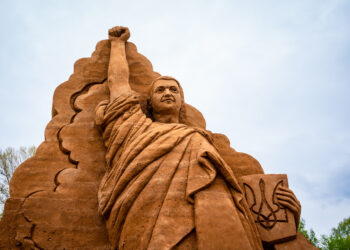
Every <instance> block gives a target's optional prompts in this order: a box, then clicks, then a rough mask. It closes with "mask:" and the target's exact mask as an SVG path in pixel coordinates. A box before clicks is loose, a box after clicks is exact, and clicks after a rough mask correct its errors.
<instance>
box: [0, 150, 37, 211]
mask: <svg viewBox="0 0 350 250" xmlns="http://www.w3.org/2000/svg"><path fill="white" fill-rule="evenodd" d="M35 150H36V148H35V146H31V147H20V148H19V149H14V148H11V147H8V148H6V149H4V150H2V149H0V211H1V210H2V207H3V205H4V204H5V201H6V200H7V198H9V197H10V190H9V185H10V180H11V177H12V175H13V172H14V171H15V169H16V168H17V167H18V166H19V164H21V163H22V162H23V161H25V160H26V159H28V158H29V157H31V156H33V155H34V154H35Z"/></svg>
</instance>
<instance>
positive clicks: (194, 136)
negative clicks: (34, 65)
mask: <svg viewBox="0 0 350 250" xmlns="http://www.w3.org/2000/svg"><path fill="white" fill-rule="evenodd" d="M129 36H130V33H129V30H128V29H127V28H124V27H115V28H113V29H111V30H110V31H109V37H110V42H111V54H110V64H109V68H108V86H109V90H110V99H109V100H106V101H103V102H101V103H100V104H99V105H98V107H97V108H96V124H97V125H98V126H100V128H101V130H102V132H103V139H104V143H105V146H106V149H107V153H106V163H107V168H108V169H107V171H106V174H105V176H104V177H103V179H102V182H101V185H100V189H99V196H98V200H99V210H100V213H101V214H102V215H103V216H104V218H105V220H106V225H107V229H108V233H109V239H110V242H111V244H112V247H113V248H114V249H262V248H263V247H262V243H261V239H260V236H259V233H258V231H257V228H256V226H255V223H254V221H253V219H252V216H251V214H250V212H249V208H248V206H247V203H246V201H245V199H244V197H243V194H242V191H241V188H240V186H239V185H238V182H237V180H236V178H235V176H234V174H233V172H232V169H231V168H230V167H229V166H228V165H227V164H226V163H225V161H224V160H223V159H222V157H221V156H220V154H219V153H218V151H217V150H216V148H215V146H214V145H213V143H212V140H211V137H210V134H209V133H208V132H206V131H205V130H203V129H200V128H196V127H190V126H187V125H185V124H183V123H182V120H181V119H182V118H181V117H182V113H183V110H182V109H183V103H184V94H183V91H182V88H181V86H180V84H179V82H178V81H177V80H175V79H174V78H172V77H167V76H161V77H159V78H157V79H156V80H154V81H153V83H152V87H151V89H150V93H149V100H148V106H149V109H148V112H143V111H142V109H141V106H140V104H139V98H138V95H137V94H136V93H135V92H133V91H132V90H131V88H130V86H129V68H128V63H127V60H126V53H125V43H126V41H127V40H128V38H129ZM278 198H279V201H280V204H282V205H284V206H285V207H287V208H288V209H291V210H292V211H293V212H294V213H295V216H296V220H297V221H298V220H299V215H300V205H299V203H298V201H297V199H296V198H295V196H294V194H293V193H292V191H290V190H289V189H286V188H284V189H283V188H282V189H281V190H280V192H279V196H278Z"/></svg>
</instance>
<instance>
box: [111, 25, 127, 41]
mask: <svg viewBox="0 0 350 250" xmlns="http://www.w3.org/2000/svg"><path fill="white" fill-rule="evenodd" d="M108 37H109V40H111V41H112V40H120V41H124V42H126V41H127V40H128V39H129V37H130V31H129V29H128V28H126V27H123V26H115V27H114V28H111V29H109V30H108Z"/></svg>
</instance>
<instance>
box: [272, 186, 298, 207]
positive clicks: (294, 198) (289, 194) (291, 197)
mask: <svg viewBox="0 0 350 250" xmlns="http://www.w3.org/2000/svg"><path fill="white" fill-rule="evenodd" d="M276 194H277V195H278V196H282V197H283V196H284V197H288V198H290V199H292V200H293V201H294V202H295V203H296V204H297V205H298V206H300V202H299V200H298V199H297V197H296V196H295V195H294V193H293V192H292V191H291V192H288V191H283V190H282V189H278V190H277V191H276Z"/></svg>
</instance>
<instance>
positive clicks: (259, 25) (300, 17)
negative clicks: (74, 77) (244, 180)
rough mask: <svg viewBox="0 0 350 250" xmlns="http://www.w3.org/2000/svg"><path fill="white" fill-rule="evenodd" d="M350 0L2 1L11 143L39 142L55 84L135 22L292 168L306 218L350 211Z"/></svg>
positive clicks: (274, 158) (261, 149)
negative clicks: (114, 30)
mask: <svg viewBox="0 0 350 250" xmlns="http://www.w3.org/2000/svg"><path fill="white" fill-rule="evenodd" d="M349 13H350V1H347V0H339V1H338V0H294V1H281V0H275V1H262V0H256V1H247V0H245V1H243V0H242V1H233V0H227V1H205V0H203V1H179V0H177V1H164V0H163V1H161V0H160V1H130V0H129V1H97V0H96V1H68V0H60V1H38V0H31V1H24V0H23V1H13V0H12V1H10V0H8V1H6V0H2V1H1V3H0V84H1V88H0V112H1V123H0V148H5V147H8V146H13V147H19V146H30V145H36V146H38V145H39V144H40V143H41V142H42V141H43V140H44V129H45V126H46V124H47V123H48V122H49V120H50V113H51V105H52V95H53V92H54V90H55V88H56V87H57V86H58V85H59V84H60V83H62V82H64V81H66V80H67V79H68V78H69V76H70V75H71V74H72V73H73V64H74V62H75V61H76V60H77V59H79V58H82V57H89V56H90V55H91V53H92V52H93V51H94V48H95V45H96V43H97V42H98V41H100V40H102V39H106V38H107V30H108V29H109V28H111V27H113V26H116V25H124V26H128V27H129V28H130V31H131V38H130V41H132V42H134V43H135V44H136V45H137V47H138V50H139V52H140V53H142V54H144V55H145V56H146V57H147V58H148V59H150V60H151V62H152V64H153V67H154V69H155V71H157V72H159V73H161V74H164V75H171V76H174V77H175V78H177V79H178V80H179V81H180V83H181V84H182V86H183V88H184V91H185V99H186V101H187V102H188V103H190V104H191V105H193V106H195V107H196V108H197V109H199V110H200V111H201V112H202V113H203V115H204V116H205V118H206V121H207V128H208V130H211V131H213V132H220V133H224V134H226V135H227V136H228V137H229V139H230V140H231V145H232V147H233V148H235V149H236V150H237V151H241V152H245V153H249V154H251V155H252V156H254V157H255V158H256V159H257V160H258V161H259V162H260V163H261V165H262V166H263V168H264V170H265V172H266V173H287V174H288V178H289V184H290V187H291V188H292V189H293V190H294V192H295V193H296V195H297V197H298V198H299V199H300V201H301V203H302V205H303V207H302V217H303V218H305V220H306V224H307V227H308V228H310V227H312V228H313V229H314V230H315V231H316V233H317V234H328V233H329V232H330V230H331V228H332V227H334V226H336V225H337V224H338V222H339V221H340V220H342V219H343V218H345V217H348V216H350V188H349V187H350V181H349V179H350V105H349V104H350V98H349V97H350V28H349V27H350V15H349Z"/></svg>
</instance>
